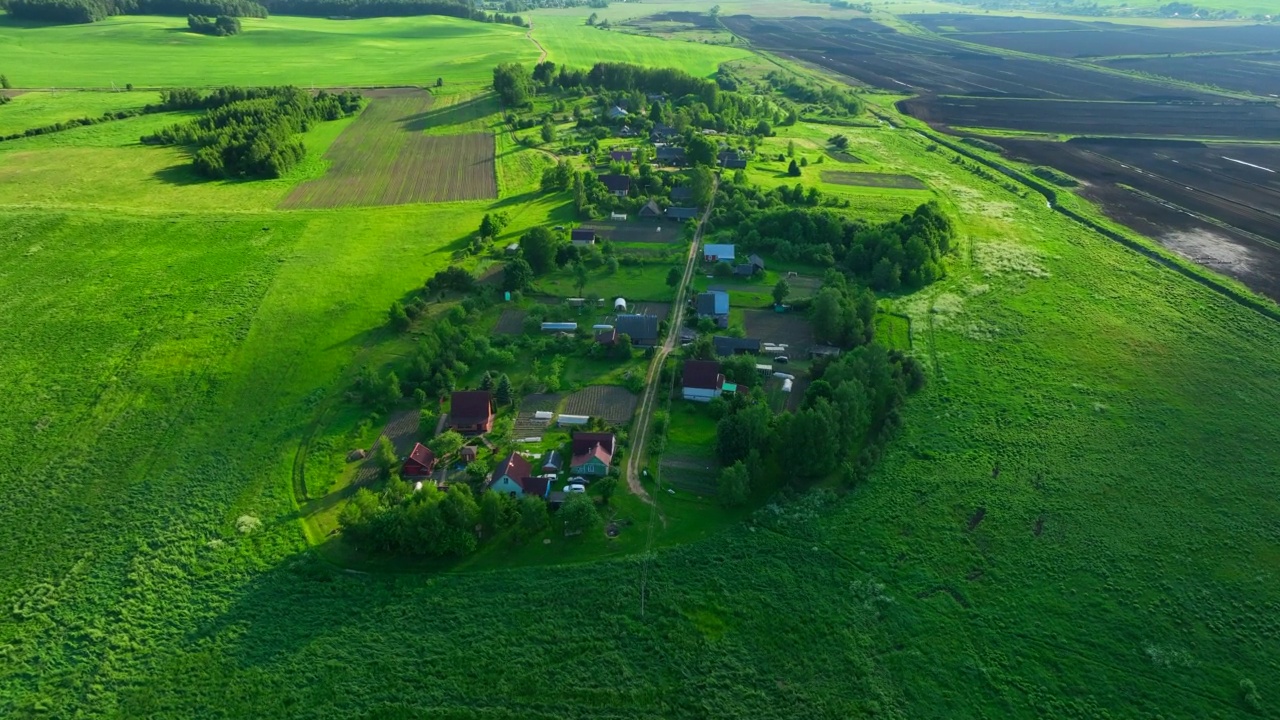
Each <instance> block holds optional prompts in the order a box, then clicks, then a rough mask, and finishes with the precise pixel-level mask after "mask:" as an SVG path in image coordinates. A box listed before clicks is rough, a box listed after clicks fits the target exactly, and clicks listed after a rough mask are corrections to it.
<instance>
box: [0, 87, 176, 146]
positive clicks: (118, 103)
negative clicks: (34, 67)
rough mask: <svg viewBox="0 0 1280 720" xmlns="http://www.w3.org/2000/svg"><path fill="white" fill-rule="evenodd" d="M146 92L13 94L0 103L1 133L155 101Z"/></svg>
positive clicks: (152, 96) (15, 131)
mask: <svg viewBox="0 0 1280 720" xmlns="http://www.w3.org/2000/svg"><path fill="white" fill-rule="evenodd" d="M155 100H156V96H155V94H153V93H149V92H139V91H134V92H131V93H129V92H123V91H121V92H91V91H76V90H63V91H51V92H21V93H15V94H14V97H13V99H12V100H10V101H9V102H8V103H5V104H4V105H2V106H0V135H10V134H12V133H17V132H22V131H23V130H28V129H31V128H38V127H44V126H46V125H53V124H56V123H60V122H65V121H67V120H76V119H79V118H82V117H92V118H96V117H100V116H102V115H103V114H104V113H108V112H113V111H116V110H135V109H141V108H142V106H143V105H146V104H147V103H149V102H154V101H155Z"/></svg>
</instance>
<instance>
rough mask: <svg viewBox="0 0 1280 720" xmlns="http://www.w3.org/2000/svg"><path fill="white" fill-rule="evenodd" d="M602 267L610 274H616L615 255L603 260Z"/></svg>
mask: <svg viewBox="0 0 1280 720" xmlns="http://www.w3.org/2000/svg"><path fill="white" fill-rule="evenodd" d="M604 267H605V270H607V271H608V273H609V274H610V275H616V274H617V272H618V258H616V257H611V258H609V259H608V260H606V261H605V264H604Z"/></svg>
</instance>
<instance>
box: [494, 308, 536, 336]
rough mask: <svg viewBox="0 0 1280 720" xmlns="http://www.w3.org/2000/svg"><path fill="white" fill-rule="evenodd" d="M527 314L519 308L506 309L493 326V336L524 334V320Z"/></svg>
mask: <svg viewBox="0 0 1280 720" xmlns="http://www.w3.org/2000/svg"><path fill="white" fill-rule="evenodd" d="M528 314H529V313H527V312H525V311H524V310H521V309H520V308H507V309H506V310H503V311H502V315H500V316H498V323H497V324H496V325H494V326H493V332H494V334H495V335H519V334H521V333H523V332H524V319H525V316H527V315H528Z"/></svg>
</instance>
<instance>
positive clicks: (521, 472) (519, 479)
mask: <svg viewBox="0 0 1280 720" xmlns="http://www.w3.org/2000/svg"><path fill="white" fill-rule="evenodd" d="M532 475H533V467H532V466H531V465H529V461H528V460H525V459H524V456H523V455H521V454H520V453H517V452H513V453H511V454H510V455H507V456H506V457H504V458H503V459H502V460H501V462H499V463H498V465H497V467H495V468H494V469H493V474H491V475H490V476H489V482H488V483H486V484H485V489H486V490H493V491H494V492H500V493H507V494H509V495H511V496H512V497H517V498H521V497H524V496H525V495H534V496H537V497H541V498H545V497H546V496H547V491H548V490H550V489H551V482H550V481H549V480H547V479H546V478H540V477H532Z"/></svg>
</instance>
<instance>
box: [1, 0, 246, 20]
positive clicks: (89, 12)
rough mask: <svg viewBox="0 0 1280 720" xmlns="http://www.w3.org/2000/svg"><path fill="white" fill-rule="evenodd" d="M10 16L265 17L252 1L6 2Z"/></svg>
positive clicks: (25, 17) (54, 18)
mask: <svg viewBox="0 0 1280 720" xmlns="http://www.w3.org/2000/svg"><path fill="white" fill-rule="evenodd" d="M9 14H10V15H12V16H13V17H15V18H18V19H21V20H39V21H42V22H57V23H91V22H97V21H99V20H102V19H104V18H108V17H110V16H112V15H170V16H178V17H181V16H183V15H200V16H214V17H216V16H219V15H225V16H228V17H259V18H261V17H266V16H267V9H266V8H265V7H263V6H262V5H260V4H258V3H256V2H252V0H9Z"/></svg>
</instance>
